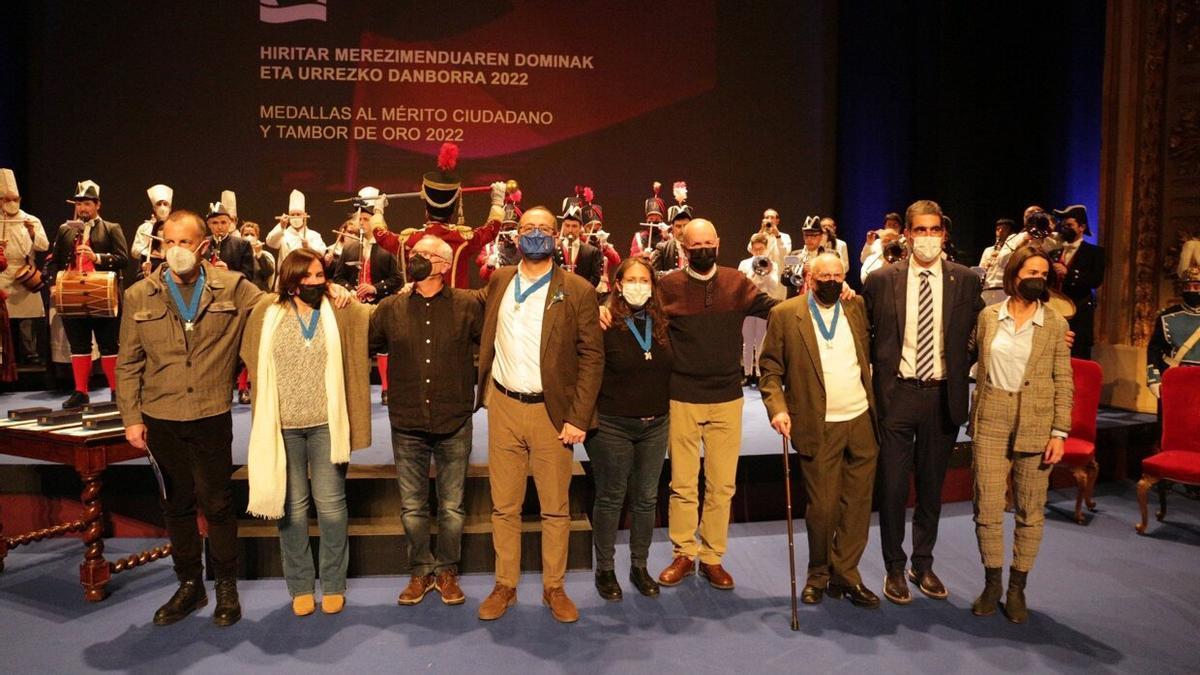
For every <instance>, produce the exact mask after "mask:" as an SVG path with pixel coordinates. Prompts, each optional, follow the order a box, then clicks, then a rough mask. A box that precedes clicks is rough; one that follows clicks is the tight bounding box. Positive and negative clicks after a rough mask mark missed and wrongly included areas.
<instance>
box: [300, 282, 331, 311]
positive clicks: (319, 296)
mask: <svg viewBox="0 0 1200 675" xmlns="http://www.w3.org/2000/svg"><path fill="white" fill-rule="evenodd" d="M296 297H298V298H300V299H301V300H303V301H304V304H306V305H308V306H309V307H312V308H313V309H320V308H321V300H323V299H325V284H300V288H298V289H297V290H296Z"/></svg>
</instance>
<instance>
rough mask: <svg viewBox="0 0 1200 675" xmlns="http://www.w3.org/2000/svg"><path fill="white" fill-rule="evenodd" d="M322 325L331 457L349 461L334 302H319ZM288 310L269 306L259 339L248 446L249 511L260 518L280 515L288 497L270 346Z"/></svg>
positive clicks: (338, 336) (275, 382) (277, 384)
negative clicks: (254, 397) (254, 394)
mask: <svg viewBox="0 0 1200 675" xmlns="http://www.w3.org/2000/svg"><path fill="white" fill-rule="evenodd" d="M320 312H321V318H320V321H321V330H323V331H324V332H325V401H326V411H327V415H328V420H329V422H328V424H329V440H330V443H329V446H330V447H329V461H330V462H331V463H333V464H345V463H346V462H349V461H350V421H349V415H348V411H347V407H346V383H345V375H344V373H343V372H342V342H341V336H340V334H339V333H338V326H337V318H336V317H335V316H334V309H333V306H332V305H331V304H330V303H328V302H322V303H321V309H320ZM287 318H288V312H287V309H286V308H285V307H284V306H283V305H280V304H279V303H272V304H271V305H270V306H268V307H267V310H266V312H265V313H264V316H263V330H262V339H261V340H260V341H259V343H258V367H257V369H256V370H257V372H256V373H255V375H256V377H255V381H254V387H255V389H256V391H257V394H256V399H255V402H254V403H255V405H254V419H253V420H252V421H251V423H250V451H249V456H248V458H247V461H246V470H247V473H248V474H249V483H250V500H249V504H248V505H247V506H246V511H247V512H248V513H249V514H250V515H252V516H255V517H258V518H282V517H283V502H284V499H285V497H286V496H287V452H286V451H285V450H284V446H283V431H282V428H281V427H280V421H279V382H277V379H276V373H275V359H274V357H273V355H272V346H273V345H274V343H275V332H276V331H277V330H278V329H279V326H280V324H281V323H283V321H284V320H285V319H287ZM285 386H287V385H285Z"/></svg>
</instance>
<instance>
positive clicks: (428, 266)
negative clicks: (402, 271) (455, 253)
mask: <svg viewBox="0 0 1200 675" xmlns="http://www.w3.org/2000/svg"><path fill="white" fill-rule="evenodd" d="M431 273H433V263H431V262H429V258H426V257H425V256H423V255H414V256H413V257H411V258H409V259H408V279H409V281H425V280H426V279H428V278H429V275H430V274H431Z"/></svg>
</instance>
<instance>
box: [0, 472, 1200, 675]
mask: <svg viewBox="0 0 1200 675" xmlns="http://www.w3.org/2000/svg"><path fill="white" fill-rule="evenodd" d="M1102 488H1103V489H1102V492H1101V494H1100V495H1099V497H1098V500H1097V501H1098V502H1099V507H1100V511H1099V513H1097V514H1096V515H1095V517H1094V520H1093V521H1092V522H1091V524H1090V525H1088V526H1087V527H1080V526H1078V525H1076V524H1074V523H1073V522H1071V521H1070V520H1069V519H1068V517H1067V515H1066V514H1067V512H1068V511H1069V510H1070V509H1071V508H1073V499H1072V494H1073V493H1070V492H1067V491H1063V492H1054V493H1052V494H1051V499H1052V502H1053V503H1052V505H1051V506H1052V508H1051V509H1050V511H1049V513H1048V516H1047V525H1046V537H1045V543H1044V544H1043V546H1042V551H1041V557H1040V558H1039V559H1038V563H1037V567H1036V569H1035V570H1034V571H1033V572H1032V574H1031V575H1030V580H1029V590H1028V598H1029V602H1030V607H1031V611H1032V615H1031V618H1030V621H1029V623H1027V624H1025V625H1022V626H1014V625H1011V624H1009V623H1008V622H1007V621H1006V620H1005V619H1004V618H1003V617H1002V616H1000V615H996V616H993V617H988V618H977V617H974V616H972V615H971V614H970V611H969V607H970V603H971V600H972V599H973V597H974V595H975V594H976V593H977V592H978V590H979V588H980V585H981V584H980V582H981V577H982V569H981V567H980V564H979V556H978V552H977V548H976V544H975V538H974V530H973V525H972V522H971V505H970V504H965V503H960V504H948V505H946V506H945V509H944V516H943V521H942V536H941V540H940V542H939V544H938V548H937V553H938V561H937V564H936V569H937V571H938V573H939V575H940V576H941V578H942V579H943V581H944V582H945V583H946V585H947V587H948V588H949V590H950V599H949V600H948V601H934V600H929V599H926V598H924V597H922V596H920V595H918V596H917V598H916V599H915V600H914V602H913V603H912V604H911V605H909V606H907V607H896V606H894V605H891V604H889V603H887V602H886V601H885V602H884V606H883V608H882V609H878V610H863V609H858V608H855V607H853V606H851V605H850V604H849V603H848V602H845V601H842V602H834V601H830V600H828V599H827V600H826V601H825V603H824V604H822V605H819V606H816V607H806V606H801V618H800V622H801V627H802V630H801V631H800V632H799V633H793V632H791V631H790V630H789V629H788V577H787V562H786V560H787V558H786V555H787V546H786V538H785V536H784V534H783V532H784V526H783V523H782V522H773V523H752V524H738V525H734V526H733V527H732V528H731V538H730V545H729V553H728V555H727V556H726V558H725V564H726V566H727V568H728V569H729V570H730V571H731V573H732V574H733V575H735V577H736V579H737V582H738V587H737V589H736V590H734V591H717V590H713V589H711V588H709V587H707V586H706V585H703V584H701V583H700V582H698V581H697V580H696V579H695V578H690V579H688V581H687V582H686V583H684V584H683V585H681V586H679V587H676V588H673V589H664V590H663V594H662V596H661V597H660V598H658V599H655V600H652V599H646V598H642V597H640V596H637V595H636V594H635V593H634V594H631V589H630V588H629V584H628V583H625V584H624V586H625V587H626V593H627V595H626V599H625V601H624V602H621V603H615V604H607V603H605V602H604V601H602V600H600V599H599V598H598V597H597V596H596V594H595V592H594V590H593V589H592V576H591V574H590V573H572V574H569V575H568V577H567V590H568V592H569V593H570V594H571V596H572V597H573V598H574V599H575V600H576V601H577V602H578V604H579V605H580V609H581V612H582V618H581V620H580V621H579V623H577V624H575V625H570V626H564V625H559V624H556V623H555V622H554V621H553V620H552V619H551V618H550V617H549V615H548V613H547V611H546V609H545V608H544V607H542V606H541V603H540V590H541V589H540V583H539V579H538V577H537V576H536V575H525V576H524V577H523V579H522V586H521V588H520V592H519V597H520V604H518V605H517V606H516V607H515V608H513V609H512V610H510V613H509V615H508V616H506V617H504V618H503V619H501V620H499V621H497V622H492V623H483V622H480V621H478V620H477V619H476V618H475V612H476V610H477V609H478V607H479V602H480V601H481V600H482V598H483V597H484V596H485V595H486V594H487V592H488V591H489V590H490V588H491V585H492V579H491V577H490V576H467V577H465V578H464V583H463V586H464V589H465V591H466V593H467V596H468V600H467V603H466V605H464V606H460V607H446V606H444V605H442V604H441V603H440V602H438V598H437V596H436V594H431V595H430V596H429V597H427V598H426V600H425V602H424V603H423V604H422V605H420V606H418V607H398V606H396V604H395V598H396V595H397V593H398V592H399V591H400V588H401V587H402V586H403V585H404V582H405V581H406V580H404V579H398V578H366V579H351V580H350V585H349V591H348V600H349V603H348V606H347V609H346V611H345V612H344V613H343V614H341V615H338V616H333V617H328V616H322V615H320V613H318V614H317V615H315V616H310V617H306V618H295V617H293V616H292V615H291V612H290V608H289V606H288V598H287V593H286V591H285V590H284V586H283V582H282V581H281V580H263V581H255V582H243V583H242V584H241V591H242V601H243V608H244V613H245V618H244V619H243V620H242V621H241V623H239V624H237V625H236V626H234V627H232V628H225V629H218V628H216V627H214V626H212V625H211V623H210V622H209V617H210V616H211V614H212V604H211V585H210V591H209V592H210V604H209V607H208V608H206V609H205V610H202V611H201V612H200V614H199V615H198V616H195V617H192V618H190V619H188V620H185V621H183V622H182V623H180V624H176V625H175V626H171V627H166V628H156V627H154V626H152V625H151V624H150V617H151V615H152V614H153V611H154V609H155V607H157V606H158V605H159V604H160V603H162V602H163V601H165V600H166V598H167V597H169V596H170V594H171V592H172V590H173V587H174V578H173V575H172V573H171V571H170V567H169V564H165V563H155V564H154V565H151V566H150V567H149V568H143V569H142V570H138V571H135V572H131V573H125V574H121V575H118V576H117V577H115V579H114V582H113V584H112V587H113V589H114V590H115V594H114V595H113V596H112V597H111V598H109V599H108V600H106V601H105V602H103V603H100V604H95V605H91V604H87V603H85V602H83V600H82V598H81V593H80V589H79V586H78V584H77V581H76V580H77V578H78V563H79V554H80V545H79V544H78V542H75V541H67V540H59V541H53V542H44V543H41V544H36V545H32V546H29V547H22V548H20V549H17V550H16V551H15V552H13V553H12V554H10V556H9V558H8V570H7V571H6V572H4V573H3V574H0V644H2V645H3V652H2V653H3V658H4V670H5V671H6V672H13V673H32V672H47V673H67V672H82V671H97V670H99V671H121V672H126V671H128V672H135V673H161V672H197V673H201V672H204V673H209V672H211V673H238V672H280V673H288V674H289V675H296V674H299V673H308V672H313V673H331V672H391V673H414V672H430V673H488V674H489V675H490V674H492V673H516V674H519V675H533V674H535V673H560V672H566V673H580V674H583V673H587V674H591V673H690V674H705V673H741V674H743V675H750V674H757V673H798V672H833V671H839V672H852V673H872V672H874V673H932V672H937V673H972V674H974V673H989V672H999V673H1043V672H1056V673H1059V672H1080V673H1093V674H1094V673H1108V672H1112V673H1117V672H1121V673H1126V672H1154V673H1173V672H1178V673H1184V672H1192V673H1194V672H1197V670H1198V669H1200V658H1198V657H1197V651H1196V641H1197V636H1198V635H1200V565H1197V560H1200V556H1198V553H1200V502H1196V501H1191V500H1188V499H1185V498H1183V497H1180V496H1175V495H1172V499H1171V501H1170V511H1169V513H1168V522H1167V523H1165V524H1160V523H1155V522H1154V521H1153V520H1152V521H1151V522H1152V524H1151V529H1150V535H1149V536H1146V537H1139V536H1138V535H1136V534H1135V533H1134V531H1133V523H1134V520H1135V514H1136V511H1137V505H1136V502H1135V501H1134V490H1133V485H1132V484H1131V483H1120V484H1108V485H1105V486H1102ZM1008 527H1009V530H1010V532H1011V516H1010V517H1009V521H1008ZM1010 538H1011V537H1010ZM804 541H805V540H804V527H803V521H797V554H798V564H799V566H800V568H801V569H803V568H804V565H805V562H804V561H805V559H806V557H807V547H806V545H805V544H804ZM143 543H145V542H142V541H134V540H113V541H110V546H109V551H110V552H112V553H117V552H131V551H133V550H134V549H135V548H140V547H141V545H142V544H143ZM669 557H670V546H669V544H668V543H667V541H666V533H665V532H662V531H659V532H656V533H655V544H654V547H653V549H652V551H651V567H652V568H653V569H654V571H657V570H658V569H660V568H661V567H662V566H663V565H665V564H666V563H667V562H668V561H669ZM617 564H618V569H619V570H621V572H622V574H621V577H622V579H623V576H624V575H623V570H624V567H625V565H627V564H628V550H627V549H626V548H625V546H624V545H621V546H620V547H619V548H618V553H617ZM861 570H862V572H863V576H864V578H865V580H866V582H867V584H868V585H869V586H870V587H872V588H873V589H874V590H876V591H877V592H879V591H880V590H881V589H880V586H881V578H882V576H883V565H882V562H881V560H880V555H879V538H878V528H877V526H875V525H873V527H872V533H871V538H870V544H869V545H868V547H867V552H866V555H865V556H864V558H863V563H862V566H861Z"/></svg>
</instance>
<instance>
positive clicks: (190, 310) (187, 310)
mask: <svg viewBox="0 0 1200 675" xmlns="http://www.w3.org/2000/svg"><path fill="white" fill-rule="evenodd" d="M172 275H173V272H169V271H168V272H167V273H166V274H164V275H163V278H164V279H166V282H167V291H168V292H170V294H171V300H172V301H173V302H174V303H175V309H177V310H179V316H180V317H181V318H182V319H183V329H184V330H186V331H188V332H191V331H192V330H193V329H194V328H195V327H196V314H198V313H199V312H200V294H201V293H202V292H203V291H204V268H203V267H201V268H200V277H199V278H198V279H197V280H196V288H195V290H194V291H193V292H192V301H191V302H190V303H185V302H184V301H183V293H180V292H179V286H178V285H176V284H175V279H174V278H173V276H172Z"/></svg>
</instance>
